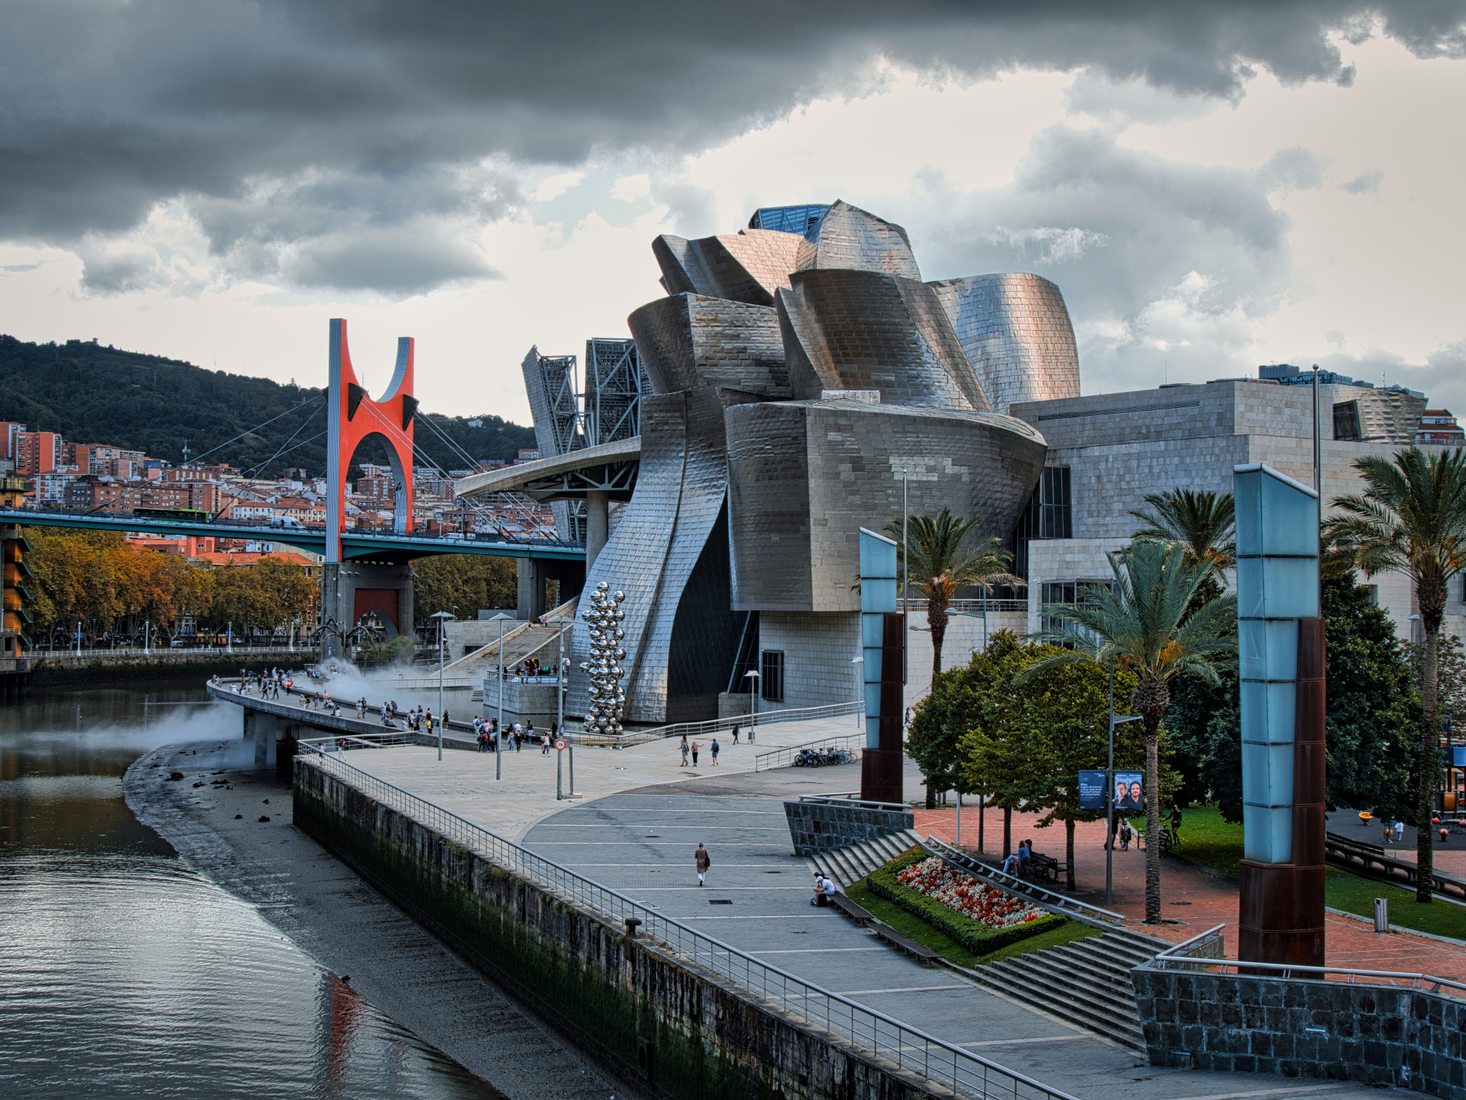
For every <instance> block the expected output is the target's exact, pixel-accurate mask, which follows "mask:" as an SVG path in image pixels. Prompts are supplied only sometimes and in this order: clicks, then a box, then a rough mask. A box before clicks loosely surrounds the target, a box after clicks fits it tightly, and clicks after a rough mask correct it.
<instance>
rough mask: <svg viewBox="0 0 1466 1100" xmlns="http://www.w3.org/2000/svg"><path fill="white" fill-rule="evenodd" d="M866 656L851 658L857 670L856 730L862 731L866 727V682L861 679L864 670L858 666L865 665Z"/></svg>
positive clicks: (851, 662)
mask: <svg viewBox="0 0 1466 1100" xmlns="http://www.w3.org/2000/svg"><path fill="white" fill-rule="evenodd" d="M864 664H865V657H864V655H862V656H859V657H852V658H850V665H851V667H852V668H855V728H856V729H860V728H861V727H862V726H864V725H865V680H864V679H863V678H862V677H861V673H863V672H864V671H865V669H864V668H859V667H856V666H859V665H864Z"/></svg>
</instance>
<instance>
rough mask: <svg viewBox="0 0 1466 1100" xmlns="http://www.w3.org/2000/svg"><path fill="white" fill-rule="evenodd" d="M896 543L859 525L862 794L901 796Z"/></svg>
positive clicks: (901, 639) (901, 641)
mask: <svg viewBox="0 0 1466 1100" xmlns="http://www.w3.org/2000/svg"><path fill="white" fill-rule="evenodd" d="M896 592H897V569H896V543H895V541H894V540H893V539H888V538H886V536H884V535H878V534H876V533H875V532H874V531H868V530H866V529H865V528H863V527H862V528H861V529H860V646H861V653H862V655H863V658H864V663H863V664H862V666H861V667H862V669H863V670H864V675H865V754H864V755H863V756H862V757H861V765H860V796H861V797H862V798H867V799H871V800H873V801H876V802H900V801H902V791H901V769H902V752H903V750H902V745H901V708H902V700H903V694H902V687H901V674H902V668H903V665H904V663H905V662H904V660H903V652H904V646H905V644H906V632H905V629H904V620H903V619H902V617H901V615H900V614H899V613H898V612H897V610H896V606H897V604H896Z"/></svg>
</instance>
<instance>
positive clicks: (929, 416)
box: [727, 399, 1047, 611]
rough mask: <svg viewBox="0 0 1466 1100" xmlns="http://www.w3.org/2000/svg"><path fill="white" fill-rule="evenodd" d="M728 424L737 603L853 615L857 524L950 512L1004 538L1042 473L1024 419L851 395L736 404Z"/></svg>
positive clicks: (875, 526)
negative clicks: (905, 502) (905, 496)
mask: <svg viewBox="0 0 1466 1100" xmlns="http://www.w3.org/2000/svg"><path fill="white" fill-rule="evenodd" d="M727 419H728V501H729V541H730V543H731V545H732V548H733V551H732V553H733V557H732V568H733V589H732V596H733V607H734V609H735V610H740V611H742V610H755V609H757V610H771V611H858V610H859V608H860V594H859V592H858V591H857V590H856V588H855V587H854V585H855V578H856V575H857V574H858V572H859V569H860V553H859V531H860V529H861V528H862V527H866V528H869V529H871V530H875V531H879V530H882V529H883V528H884V527H885V525H886V524H887V523H888V522H890V521H891V520H893V519H896V518H897V517H899V516H900V515H901V492H902V484H901V483H902V478H903V476H904V477H905V478H906V479H907V485H908V488H909V494H910V508H911V511H912V512H916V513H926V514H930V515H935V514H936V513H938V512H940V511H941V510H942V509H943V508H950V509H952V511H953V512H955V513H957V514H958V515H961V516H977V517H978V518H979V519H981V520H982V525H981V527H980V528H979V530H978V533H979V534H981V535H995V536H997V537H999V538H1001V539H1004V540H1007V539H1008V538H1010V537H1011V536H1012V533H1013V527H1014V524H1015V522H1016V520H1017V517H1018V515H1019V513H1020V512H1021V511H1022V509H1023V505H1024V504H1025V503H1026V502H1027V500H1028V498H1029V496H1030V494H1031V493H1032V491H1033V487H1034V485H1035V484H1036V483H1037V481H1038V477H1039V473H1040V472H1041V470H1042V469H1043V462H1044V454H1045V453H1046V451H1047V447H1046V445H1045V443H1044V440H1043V437H1042V436H1041V435H1039V433H1038V432H1037V431H1035V430H1034V429H1033V428H1031V427H1030V426H1029V425H1027V424H1025V423H1023V422H1022V421H1020V420H1014V419H1013V418H1011V417H1006V416H998V415H995V414H993V413H978V412H960V411H956V410H941V409H921V408H910V407H895V406H888V405H869V404H865V403H863V402H860V401H852V400H848V399H845V400H841V399H833V400H824V401H798V402H784V403H782V404H777V405H773V404H748V405H735V406H732V407H730V408H729V409H728V411H727Z"/></svg>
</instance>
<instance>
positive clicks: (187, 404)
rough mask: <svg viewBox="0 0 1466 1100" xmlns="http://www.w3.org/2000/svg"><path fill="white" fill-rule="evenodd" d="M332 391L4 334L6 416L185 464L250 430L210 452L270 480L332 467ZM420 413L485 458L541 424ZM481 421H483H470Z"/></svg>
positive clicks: (426, 437) (0, 368) (427, 442)
mask: <svg viewBox="0 0 1466 1100" xmlns="http://www.w3.org/2000/svg"><path fill="white" fill-rule="evenodd" d="M324 399H325V393H324V390H323V389H319V388H317V389H312V388H307V387H304V386H297V385H295V384H294V383H290V384H287V385H281V384H280V383H278V382H273V381H270V380H269V379H265V378H249V377H246V376H244V375H239V374H228V373H226V372H224V371H215V370H206V369H204V368H203V367H196V366H194V365H193V364H192V363H184V362H180V361H178V360H176V359H164V358H162V357H161V356H156V355H144V354H141V353H138V352H130V351H122V350H120V349H118V348H113V347H110V346H107V345H104V344H94V343H91V342H88V341H80V340H69V341H67V342H66V343H64V344H31V343H26V342H25V341H22V340H16V339H14V338H13V337H10V336H4V335H0V420H15V421H19V422H21V423H23V424H26V425H28V426H29V427H31V428H34V429H36V430H39V431H51V432H60V433H61V434H62V435H64V436H65V437H66V439H67V440H68V441H71V442H78V443H108V444H112V445H114V446H118V447H125V448H127V449H129V450H138V451H145V452H147V454H148V455H150V456H152V457H154V458H161V459H166V460H167V461H170V462H174V463H180V462H182V460H183V445H184V444H185V443H187V444H188V447H189V457H190V460H197V459H200V458H201V457H202V456H203V455H204V454H205V453H206V452H209V451H210V450H211V449H212V448H214V447H217V446H219V444H221V443H224V441H225V440H228V439H232V438H233V437H234V436H236V435H239V434H240V433H241V432H247V434H245V435H244V436H243V437H242V438H240V439H239V440H237V441H235V442H233V443H230V444H228V445H227V446H224V447H222V448H220V449H219V450H217V451H215V452H213V453H212V454H209V455H208V457H207V458H206V459H204V461H207V462H227V463H230V464H231V465H233V466H237V467H239V468H240V469H241V470H244V471H246V472H248V473H251V474H255V475H257V476H261V477H272V476H278V475H279V474H280V473H282V472H283V471H284V470H286V469H289V468H294V467H304V468H305V469H306V470H307V471H308V472H309V473H311V474H321V473H324V472H325V468H326V451H325V442H324V438H323V436H322V434H321V433H323V432H324V431H325V427H326V414H325V404H324ZM418 415H419V418H421V417H423V416H424V415H427V416H430V417H431V419H432V421H433V423H434V424H435V425H436V426H437V427H439V428H441V429H442V430H443V432H444V433H445V434H446V435H447V436H448V437H449V438H450V439H452V440H453V442H454V443H456V444H457V445H458V447H460V448H462V449H463V450H464V451H466V452H467V453H468V454H469V455H470V456H471V457H472V458H473V459H474V460H486V459H510V460H512V459H513V458H514V456H515V455H516V453H517V452H518V451H519V450H520V449H521V448H524V447H533V446H534V445H535V440H534V431H533V429H531V428H527V427H523V426H521V425H518V424H514V423H511V422H509V421H507V420H504V419H502V418H500V417H497V416H488V415H484V416H476V417H462V416H440V415H437V414H432V413H427V414H424V413H423V412H419V414H418ZM276 417H278V419H273V420H272V418H276ZM470 420H477V421H480V422H481V425H480V426H479V427H471V426H470V424H469V421H470ZM266 421H271V422H270V423H268V424H265V422H266ZM262 424H263V425H264V426H263V427H259V428H256V425H262ZM249 429H255V430H253V431H249ZM416 441H417V446H418V447H419V448H420V451H422V452H425V453H426V454H427V456H429V457H430V458H431V459H432V461H433V462H434V463H436V464H437V465H439V466H442V467H444V468H447V469H453V468H461V467H463V466H465V465H467V462H466V461H465V460H464V458H463V457H462V455H460V454H458V453H457V452H456V451H455V450H454V448H453V447H451V446H449V445H448V444H447V443H445V442H444V441H443V440H442V439H441V438H439V436H438V434H437V433H436V432H434V431H431V430H428V429H427V428H426V427H425V426H424V425H422V424H421V423H419V426H418V429H417V433H416ZM277 452H279V453H278V455H277ZM375 457H376V456H375V455H374V454H373V453H372V452H371V451H369V450H368V449H367V448H365V447H364V448H363V449H362V450H361V451H360V452H358V460H361V461H373V460H374V459H375ZM419 461H420V462H421V461H422V459H421V458H420V459H419ZM424 464H426V463H424Z"/></svg>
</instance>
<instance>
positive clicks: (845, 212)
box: [798, 199, 921, 282]
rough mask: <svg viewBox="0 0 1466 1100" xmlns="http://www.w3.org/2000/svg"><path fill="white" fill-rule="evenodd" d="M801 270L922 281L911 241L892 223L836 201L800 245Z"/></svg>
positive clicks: (799, 267)
mask: <svg viewBox="0 0 1466 1100" xmlns="http://www.w3.org/2000/svg"><path fill="white" fill-rule="evenodd" d="M798 269H799V270H800V271H809V270H813V269H839V270H845V271H880V272H883V273H885V274H887V275H899V276H901V277H902V278H903V279H915V280H917V281H918V282H920V281H921V268H920V267H918V266H917V264H916V256H915V255H913V254H912V251H911V239H910V238H909V237H907V235H906V230H905V229H903V228H902V227H901V226H899V225H897V224H896V223H895V222H888V221H886V220H885V219H884V218H878V217H876V216H875V215H874V214H872V213H870V212H869V211H867V210H862V209H860V207H858V206H851V205H850V204H849V203H848V202H845V201H844V200H843V199H842V200H837V201H836V202H835V203H834V205H832V206H831V207H830V208H829V210H827V211H825V214H824V216H823V217H822V218H820V219H819V221H818V222H817V223H816V224H814V225H812V226H811V227H810V229H809V232H808V234H807V239H806V240H805V241H803V242H801V244H800V246H799V262H798Z"/></svg>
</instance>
